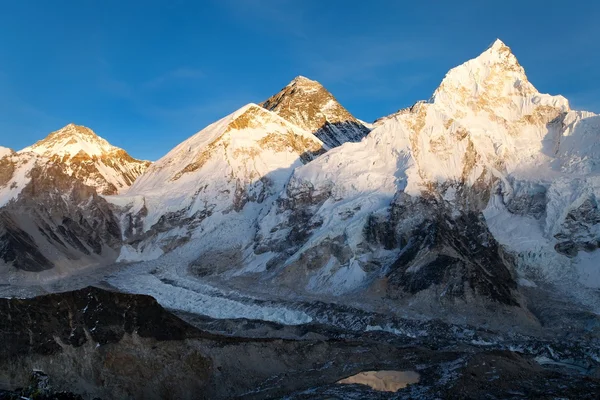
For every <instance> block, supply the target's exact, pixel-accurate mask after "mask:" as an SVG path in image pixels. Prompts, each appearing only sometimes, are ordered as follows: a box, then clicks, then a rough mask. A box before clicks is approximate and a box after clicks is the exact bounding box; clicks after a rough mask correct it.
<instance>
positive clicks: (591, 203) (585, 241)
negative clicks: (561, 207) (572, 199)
mask: <svg viewBox="0 0 600 400" xmlns="http://www.w3.org/2000/svg"><path fill="white" fill-rule="evenodd" d="M598 224H600V210H599V209H598V203H597V201H596V198H595V197H590V198H588V199H586V200H585V201H584V202H583V203H582V204H581V205H580V206H579V207H577V208H576V209H573V210H571V211H570V212H569V213H568V214H567V216H566V217H565V220H564V222H563V224H562V230H561V232H559V233H558V234H556V235H555V237H556V239H557V240H558V241H559V242H558V243H557V244H556V246H555V247H554V248H555V249H556V251H558V252H559V253H562V254H565V255H567V256H569V257H574V256H576V255H577V253H578V252H579V251H580V250H583V251H594V250H595V249H597V248H598V247H600V231H599V229H598Z"/></svg>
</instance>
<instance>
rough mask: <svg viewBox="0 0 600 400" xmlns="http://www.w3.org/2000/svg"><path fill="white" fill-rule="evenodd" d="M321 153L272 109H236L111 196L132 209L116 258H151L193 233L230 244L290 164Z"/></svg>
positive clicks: (318, 146)
mask: <svg viewBox="0 0 600 400" xmlns="http://www.w3.org/2000/svg"><path fill="white" fill-rule="evenodd" d="M324 151H325V147H324V145H323V143H322V142H321V141H320V140H319V139H317V138H316V137H315V136H313V135H312V134H311V133H309V132H307V131H305V130H303V129H301V128H299V127H297V126H295V125H292V124H291V123H289V122H287V121H286V120H284V119H283V118H281V117H279V116H278V115H277V114H275V113H273V112H270V111H267V110H265V109H263V108H261V107H260V106H258V105H256V104H248V105H246V106H244V107H242V108H241V109H239V110H237V111H236V112H234V113H232V114H231V115H229V116H227V117H225V118H223V119H221V120H219V121H217V122H215V123H214V124H212V125H210V126H208V127H206V128H205V129H203V130H202V131H200V132H198V133H197V134H195V135H194V136H192V137H191V138H189V139H187V140H186V141H184V142H183V143H181V144H180V145H178V146H177V147H175V148H174V149H173V150H171V151H170V152H169V153H168V154H167V155H166V156H164V157H163V158H161V159H160V160H158V161H157V162H156V163H154V164H153V165H152V166H151V167H150V168H148V170H147V171H146V173H145V174H143V175H142V176H141V177H140V178H139V179H138V180H137V181H136V182H135V183H134V185H133V186H132V187H131V189H130V190H129V192H128V193H127V196H126V197H114V198H111V201H113V202H114V203H115V204H117V205H118V206H120V207H125V209H127V210H133V213H132V212H131V211H128V213H129V214H127V215H129V216H130V215H132V214H133V215H134V218H130V217H129V216H128V217H127V218H128V220H127V222H126V224H125V225H126V226H125V227H124V232H127V233H126V236H127V237H128V241H129V242H130V243H132V245H127V246H126V248H125V249H124V252H123V254H122V255H123V257H122V258H123V259H130V258H131V257H133V259H136V258H137V257H139V256H143V257H155V256H156V254H162V252H165V251H168V250H169V249H171V248H173V247H176V246H178V245H180V244H182V243H185V242H187V241H188V240H189V239H190V238H191V235H192V233H193V232H194V231H197V232H196V233H197V235H199V236H198V237H200V236H201V237H206V241H207V243H212V244H215V245H217V246H224V245H230V246H233V247H237V246H238V243H237V242H238V241H240V240H245V239H246V238H245V233H244V232H246V231H245V229H246V228H247V229H251V226H252V225H253V224H254V223H255V220H256V219H257V218H258V216H259V215H260V210H261V208H263V207H264V205H265V204H267V203H266V202H267V201H268V200H270V199H271V198H272V197H273V196H274V195H277V194H278V193H279V192H280V191H281V190H282V189H283V187H284V185H285V184H286V183H287V181H288V179H289V176H290V175H291V173H292V171H293V170H294V168H296V167H298V166H300V165H302V164H303V163H307V162H309V161H311V160H313V159H314V158H315V157H316V156H318V155H319V154H321V153H323V152H324ZM136 221H137V222H136ZM227 229H229V230H230V231H227ZM214 230H219V231H223V230H225V231H226V232H225V233H223V235H222V236H218V235H216V233H214V232H213V231H214ZM209 236H212V237H213V239H214V240H215V242H214V243H213V242H210V240H211V239H210V237H209ZM197 240H198V241H201V240H200V239H197ZM232 243H234V244H232ZM128 252H134V253H132V254H128Z"/></svg>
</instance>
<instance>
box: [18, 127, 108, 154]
mask: <svg viewBox="0 0 600 400" xmlns="http://www.w3.org/2000/svg"><path fill="white" fill-rule="evenodd" d="M115 150H119V149H118V148H117V147H114V146H112V145H111V144H110V143H108V142H107V141H106V140H104V139H103V138H101V137H100V136H98V135H96V133H94V131H93V130H91V129H90V128H88V127H86V126H83V125H76V124H73V123H70V124H68V125H66V126H64V127H62V128H60V129H59V130H56V131H54V132H52V133H50V134H49V135H48V136H46V137H45V138H44V139H42V140H40V141H38V142H36V143H35V144H33V145H32V146H29V147H26V148H24V149H23V150H21V152H34V153H37V154H41V155H44V156H53V155H60V156H64V155H70V156H75V155H77V154H79V153H80V152H83V153H85V154H87V155H88V156H99V155H102V154H107V153H110V152H113V151H115Z"/></svg>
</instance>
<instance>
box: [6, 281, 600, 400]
mask: <svg viewBox="0 0 600 400" xmlns="http://www.w3.org/2000/svg"><path fill="white" fill-rule="evenodd" d="M0 315H1V316H2V318H0V341H1V343H3V345H2V346H0V390H8V391H12V392H11V393H7V392H5V393H4V394H2V393H0V398H13V397H10V396H21V395H24V396H30V395H31V394H32V393H31V390H29V392H27V390H28V389H25V391H24V389H22V388H30V387H31V377H32V371H34V370H37V371H43V372H44V374H45V375H47V382H46V380H45V379H46V378H44V380H43V381H44V383H43V385H44V387H47V386H48V385H50V386H51V391H49V390H48V389H44V392H43V393H42V394H43V395H44V396H50V397H45V398H49V399H54V398H79V397H78V396H81V397H82V398H84V399H93V398H102V399H142V398H143V399H203V398H206V399H220V398H221V399H222V398H249V399H264V398H279V397H282V396H288V395H290V394H292V393H295V394H293V395H292V396H293V397H295V398H323V397H328V396H329V397H332V398H353V397H354V398H377V397H381V396H383V397H386V396H387V397H389V396H395V397H397V398H419V397H420V398H431V397H432V396H433V397H440V396H441V398H473V399H475V398H485V397H486V396H488V393H491V394H492V395H493V396H496V397H491V398H505V397H506V396H508V395H509V394H510V396H509V397H511V396H512V397H514V398H537V397H539V396H542V397H541V398H544V397H543V396H554V397H556V396H559V397H563V398H564V397H567V398H569V397H571V398H595V397H590V395H591V394H594V393H598V390H600V383H599V381H598V379H596V378H593V377H591V376H588V375H593V374H588V375H584V374H579V373H577V372H575V373H568V371H565V370H563V369H558V370H549V369H547V368H543V367H542V366H541V365H539V364H538V363H536V362H535V361H534V360H533V359H532V358H527V357H525V356H523V355H519V354H516V353H513V352H510V351H504V352H499V351H491V350H482V349H481V348H478V347H477V346H467V345H460V346H457V345H449V344H447V343H438V345H433V346H424V345H423V343H422V342H421V343H420V344H417V342H416V341H415V343H412V344H411V343H410V342H403V343H402V344H399V343H394V342H393V341H386V340H378V339H376V338H375V337H374V336H372V335H366V334H365V335H364V336H362V337H361V336H360V335H359V336H357V335H352V336H348V337H347V338H343V335H336V337H335V338H331V336H329V335H327V333H326V332H325V331H322V332H321V334H320V335H308V336H305V337H304V339H303V340H292V339H281V338H274V337H273V338H240V337H231V336H224V335H220V334H213V333H208V332H205V331H202V330H200V329H198V328H195V327H194V326H192V325H189V324H188V323H186V322H184V321H182V320H180V319H179V318H177V317H176V316H174V315H172V314H171V313H169V312H167V311H166V310H164V309H163V308H162V307H161V306H160V305H159V304H158V303H157V302H156V301H155V300H154V299H153V298H152V297H149V296H143V295H130V294H122V293H116V292H111V291H106V290H101V289H97V288H85V289H82V290H77V291H73V292H67V293H60V294H51V295H46V296H40V297H36V298H33V299H0ZM310 329H312V330H315V331H316V330H318V328H317V327H313V328H310ZM407 343H408V344H407ZM365 370H415V371H418V372H419V373H420V374H421V377H422V379H421V382H420V383H419V384H416V385H412V386H409V387H408V388H406V389H402V390H401V391H399V392H398V393H392V394H390V393H380V392H373V391H370V390H369V389H368V388H366V387H361V386H358V385H345V386H343V387H342V385H336V384H335V382H337V381H338V380H340V379H342V378H345V377H348V376H351V375H354V374H356V373H358V372H361V371H365ZM45 375H43V376H45ZM307 390H308V391H307ZM64 392H71V393H70V394H69V393H64ZM336 393H337V394H336ZM353 393H354V394H353ZM357 393H358V395H357ZM38 395H40V394H39V393H38ZM7 396H8V397H7ZM51 396H72V397H51ZM356 396H358V397H356ZM503 396H504V397H503ZM586 396H587V397H586ZM488 397H489V396H488ZM15 398H18V397H15ZM40 398H42V397H40Z"/></svg>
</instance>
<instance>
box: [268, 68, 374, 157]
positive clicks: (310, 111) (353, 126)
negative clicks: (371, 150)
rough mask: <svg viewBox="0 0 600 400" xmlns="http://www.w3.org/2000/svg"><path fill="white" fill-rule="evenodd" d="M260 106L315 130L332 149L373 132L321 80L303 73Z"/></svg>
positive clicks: (310, 129)
mask: <svg viewBox="0 0 600 400" xmlns="http://www.w3.org/2000/svg"><path fill="white" fill-rule="evenodd" d="M261 105H262V106H263V107H264V108H266V109H267V110H270V111H273V112H275V113H277V114H279V115H280V116H281V117H283V118H284V119H286V120H288V121H289V122H291V123H293V124H294V125H297V126H299V127H301V128H303V129H305V130H307V131H309V132H312V133H313V134H314V135H315V136H317V137H318V138H319V139H320V140H321V141H323V143H325V144H326V145H327V146H328V147H330V148H333V147H336V146H339V145H341V144H343V143H346V142H360V140H361V139H362V138H363V137H365V136H366V135H367V134H368V133H369V131H370V129H369V128H367V127H366V126H365V125H364V124H363V123H362V122H361V121H359V120H357V119H356V118H354V116H352V114H350V113H349V112H348V110H346V109H345V108H344V107H343V106H342V105H341V104H340V103H338V101H337V100H336V99H335V97H333V95H332V94H331V93H329V91H327V89H325V88H324V87H323V86H322V85H321V84H320V83H319V82H317V81H313V80H310V79H308V78H305V77H303V76H298V77H296V78H295V79H294V80H293V81H291V82H290V83H289V84H288V85H287V86H286V87H284V88H283V89H281V91H280V92H279V93H277V94H275V95H273V96H271V97H270V98H269V99H267V100H266V101H265V102H263V103H262V104H261Z"/></svg>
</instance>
